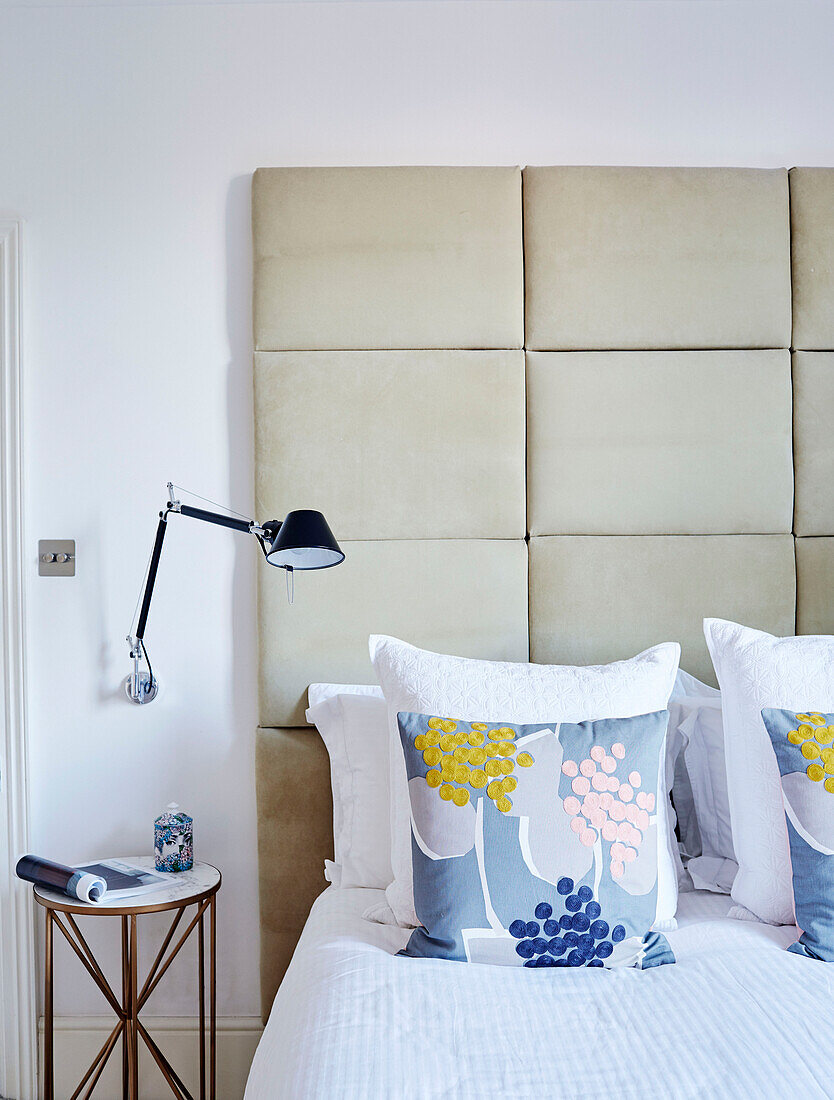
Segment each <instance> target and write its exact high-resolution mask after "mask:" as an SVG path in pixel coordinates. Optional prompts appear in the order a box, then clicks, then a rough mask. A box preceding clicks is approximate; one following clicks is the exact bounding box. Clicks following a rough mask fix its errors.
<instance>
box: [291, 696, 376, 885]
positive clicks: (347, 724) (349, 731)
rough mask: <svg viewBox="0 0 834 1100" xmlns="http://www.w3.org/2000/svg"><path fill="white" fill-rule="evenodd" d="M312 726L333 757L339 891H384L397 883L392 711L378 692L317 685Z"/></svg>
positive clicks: (332, 876)
mask: <svg viewBox="0 0 834 1100" xmlns="http://www.w3.org/2000/svg"><path fill="white" fill-rule="evenodd" d="M308 699H309V701H310V704H311V705H310V709H309V710H308V711H307V721H308V722H312V723H313V724H314V725H315V726H316V728H317V729H318V731H319V733H320V734H321V739H322V741H324V744H325V746H326V748H327V752H328V755H329V756H330V786H331V789H332V792H333V849H334V860H335V866H327V867H326V869H325V874H326V877H327V878H328V880H329V881H330V882H332V883H333V885H334V886H345V887H347V886H367V887H372V888H375V889H378V890H384V889H385V887H386V886H387V885H388V883H389V882H390V881H391V877H392V874H391V830H390V824H389V822H390V798H389V793H388V789H389V785H388V708H387V707H386V705H385V700H384V699H383V697H382V691H381V689H380V688H378V687H366V686H364V685H351V684H313V685H311V687H310V688H309V691H308Z"/></svg>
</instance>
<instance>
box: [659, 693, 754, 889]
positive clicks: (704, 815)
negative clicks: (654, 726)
mask: <svg viewBox="0 0 834 1100" xmlns="http://www.w3.org/2000/svg"><path fill="white" fill-rule="evenodd" d="M669 712H670V715H671V718H670V721H669V727H670V730H671V728H672V726H673V724H674V723H675V721H677V723H678V726H677V729H678V734H679V735H680V738H681V740H682V742H683V745H684V748H683V752H682V753H681V755H680V757H679V758H678V774H679V775H680V774H681V772H682V773H683V775H682V778H683V779H685V781H686V785H685V787H684V785H683V784H679V783H678V779H677V778H676V781H675V782H676V786H675V805H676V806H677V807H678V809H679V810H680V811H681V817H684V818H686V817H687V807H686V805H684V806H683V807H681V806H680V805H679V791H681V788H682V787H683V790H682V791H681V793H682V794H683V796H684V798H685V797H686V793H687V789H688V793H689V796H690V798H691V801H692V814H691V819H690V821H691V824H690V826H689V829H687V830H684V829H683V828H682V829H681V837H682V840H683V845H684V852H685V854H687V855H689V856H690V857H691V858H690V859H689V861H688V862H687V864H686V870H687V872H688V873H689V876H690V878H691V879H692V882H693V884H694V886H695V888H696V889H698V890H712V891H714V892H716V893H721V894H729V892H730V888H731V887H732V884H733V879H734V878H735V874H736V871H737V870H738V864H737V863H736V857H735V850H734V849H733V830H732V827H731V824H730V802H729V796H728V794H727V766H726V762H725V759H724V723H723V719H722V713H721V692H720V691H718V689H717V688H714V687H710V686H709V685H708V684H702V683H701V681H700V680H696V679H695V677H694V676H690V675H689V673H687V672H679V673H678V679H677V683H676V684H675V690H674V692H673V693H672V698H671V699H670V701H669Z"/></svg>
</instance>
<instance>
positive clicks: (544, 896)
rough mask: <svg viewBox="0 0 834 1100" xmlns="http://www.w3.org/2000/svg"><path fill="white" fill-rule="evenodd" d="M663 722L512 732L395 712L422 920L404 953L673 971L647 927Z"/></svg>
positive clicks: (651, 916) (661, 940)
mask: <svg viewBox="0 0 834 1100" xmlns="http://www.w3.org/2000/svg"><path fill="white" fill-rule="evenodd" d="M667 718H668V714H667V712H666V711H659V712H657V713H655V714H649V715H642V716H640V717H636V718H624V719H605V720H601V721H596V722H579V723H575V724H574V723H568V722H562V723H555V724H550V725H542V724H539V725H512V724H509V723H508V724H501V723H495V722H489V723H487V722H464V721H460V720H457V719H453V718H445V717H440V716H436V715H428V714H413V713H407V712H401V713H400V714H399V715H398V722H399V731H400V739H401V743H402V748H403V753H404V756H405V764H406V772H407V777H408V789H409V798H410V807H411V829H412V857H413V887H414V902H415V910H416V913H417V917H418V919H419V921H420V923H421V926H420V927H418V928H417V929H415V931H414V932H413V933H412V935H411V937H410V939H409V941H408V944H407V946H406V948H405V949H404V952H403V953H404V954H406V955H413V956H419V957H430V958H446V959H457V960H461V961H468V962H491V963H501V964H504V965H514V966H526V967H559V966H592V967H614V966H638V967H649V966H656V965H658V964H660V963H666V962H674V955H673V954H672V952H671V950H670V948H669V945H668V943H667V941H666V939H665V937H663V936H662V935H660V934H659V933H656V932H652V931H651V928H652V924H653V922H654V920H655V916H656V911H657V869H658V843H659V842H660V843H665V836H659V825H660V822H659V819H658V814H657V807H658V801H659V799H661V798H662V797H663V788H662V787H660V786H659V778H660V777H661V776H662V765H663V759H662V758H663V753H664V744H665V735H666V724H667Z"/></svg>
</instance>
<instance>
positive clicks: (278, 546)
mask: <svg viewBox="0 0 834 1100" xmlns="http://www.w3.org/2000/svg"><path fill="white" fill-rule="evenodd" d="M172 513H179V514H180V515H182V516H191V518H192V519H201V520H204V521H205V522H206V523H216V524H219V525H220V526H221V527H231V528H232V530H233V531H245V532H246V533H247V534H250V535H254V536H255V538H256V539H257V540H258V543H259V544H260V547H261V549H262V550H263V553H264V557H265V558H266V560H267V562H268V563H269V564H270V565H274V566H277V568H278V569H286V570H287V571H288V573H292V572H293V571H294V570H296V569H328V568H329V567H330V566H331V565H339V564H340V563H341V562H343V561H344V560H345V555H344V554H343V553H342V551H341V549H340V548H339V544H338V543H337V542H336V540H335V538H334V537H333V532H332V531H331V530H330V528H329V527H328V525H327V520H326V519H325V518H324V516H323V515H322V514H321V512H313V511H310V510H307V509H301V510H300V511H296V512H289V513H288V514H287V517H286V519H285V520H284V521H283V523H282V522H281V521H280V520H277V519H271V520H268V521H267V522H266V523H263V524H258V523H255V521H254V520H248V519H236V518H235V517H233V516H224V515H222V514H221V513H219V512H207V511H205V509H203V508H192V507H191V505H189V504H181V503H180V502H179V501H178V500H177V498H176V495H175V494H174V486H173V485H172V483H171V482H170V481H169V482H168V503H167V504H166V505H165V510H164V511H163V512H160V513H159V524H158V525H157V528H156V540H155V541H154V544H153V552H152V553H151V560H150V565H149V566H148V575H147V579H146V581H145V589H144V593H143V595H142V609H141V611H140V612H139V622H138V624H137V626H136V633H135V634H128V636H127V641H128V644H129V645H130V656H131V659H132V660H133V672H132V673H131V674H130V675H129V676H126V677H125V681H124V685H125V692H126V693H127V697H128V699H130V701H131V703H137V704H141V703H150V702H151V701H152V700H154V699H155V698H156V696H157V693H158V692H159V681H158V680H157V679H156V677H155V676H154V674H153V669H152V667H151V662H150V661H149V660H148V651H147V650H146V649H145V626H146V625H147V622H148V611H149V609H150V606H151V596H152V595H153V587H154V583H155V582H156V572H157V569H158V568H159V559H160V556H161V554H162V543H163V541H164V539H165V532H166V530H167V528H168V516H169V515H171V514H172ZM143 661H144V663H145V665H146V666H147V667H146V668H143V667H142V662H143Z"/></svg>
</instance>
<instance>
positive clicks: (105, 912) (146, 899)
mask: <svg viewBox="0 0 834 1100" xmlns="http://www.w3.org/2000/svg"><path fill="white" fill-rule="evenodd" d="M107 858H108V859H116V858H118V859H119V860H121V861H123V862H124V863H132V864H134V865H135V866H136V867H141V868H142V869H143V870H146V871H154V870H156V865H155V860H154V857H153V856H118V857H116V856H108V857H107ZM88 862H89V863H100V862H102V861H101V860H92V859H91V860H89V861H88ZM160 873H162V872H160ZM164 874H165V877H166V879H170V885H169V884H168V883H167V882H166V884H165V885H164V886H160V887H159V888H158V889H155V890H149V891H143V892H142V893H141V894H138V895H136V896H135V897H132V898H121V899H119V900H118V901H117V902H114V903H111V904H110V905H108V904H107V895H106V894H105V900H104V901H103V902H87V901H79V900H78V899H77V898H68V897H67V895H66V894H64V893H62V892H61V891H60V890H50V889H48V888H47V887H45V886H35V887H34V892H35V901H36V902H37V903H38V905H43V906H44V908H46V909H57V910H58V911H59V912H61V913H82V914H85V915H86V914H88V913H89V914H91V915H92V914H94V913H96V914H98V915H99V916H103V917H124V916H129V915H130V914H131V913H162V912H164V911H165V910H166V909H180V908H182V907H183V906H185V905H190V904H192V903H193V902H195V901H202V900H203V899H204V898H207V897H209V896H210V895H211V894H215V893H217V891H218V890H219V889H220V882H221V876H220V872H219V871H218V870H217V868H216V867H213V866H212V865H211V864H210V863H195V864H194V866H193V867H192V868H191V870H190V871H166V872H164Z"/></svg>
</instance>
